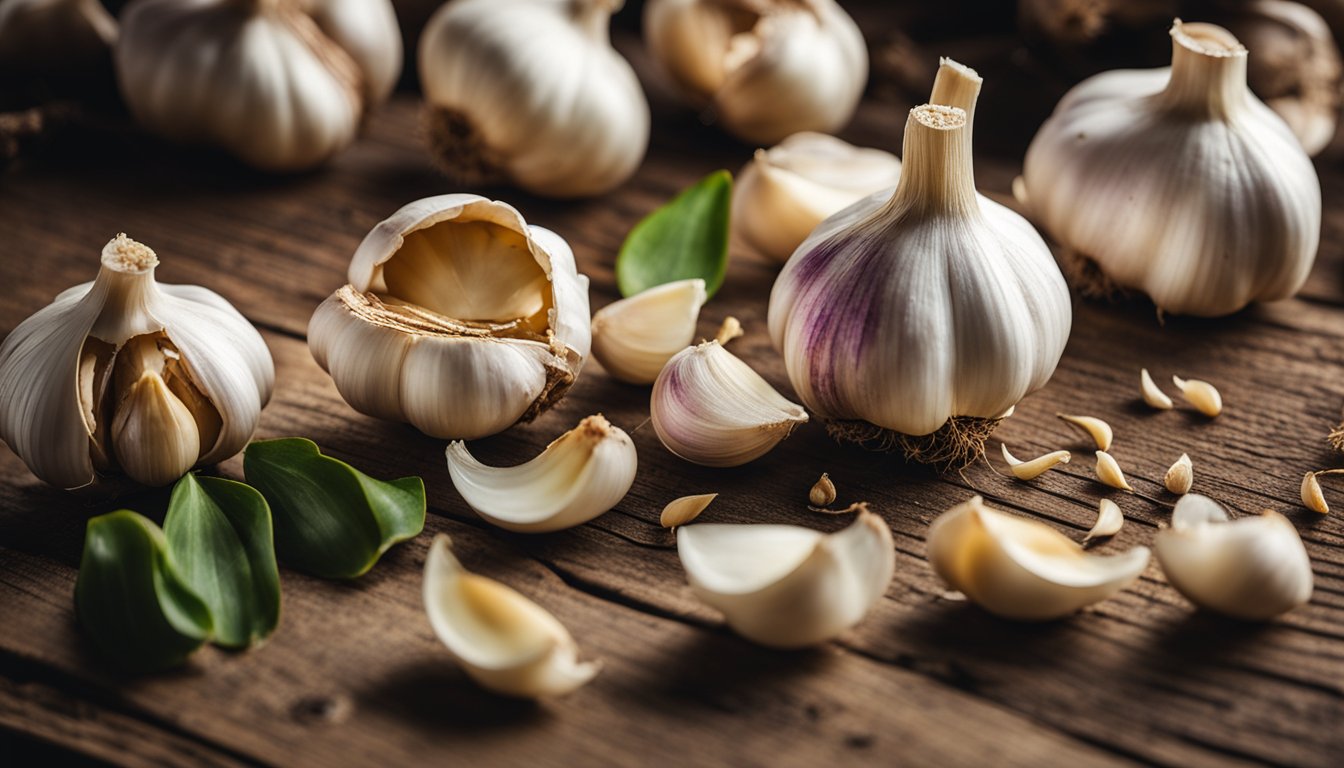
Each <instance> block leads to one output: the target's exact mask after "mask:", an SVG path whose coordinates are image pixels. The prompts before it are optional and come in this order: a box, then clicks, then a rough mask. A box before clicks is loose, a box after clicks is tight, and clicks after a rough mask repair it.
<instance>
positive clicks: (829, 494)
mask: <svg viewBox="0 0 1344 768" xmlns="http://www.w3.org/2000/svg"><path fill="white" fill-rule="evenodd" d="M833 501H835V483H833V482H831V476H830V475H828V474H826V473H825V472H822V473H821V478H820V479H819V480H817V482H815V483H813V485H812V489H811V490H809V491H808V492H807V502H808V503H809V504H811V505H812V506H814V507H824V506H826V505H828V504H830V503H831V502H833Z"/></svg>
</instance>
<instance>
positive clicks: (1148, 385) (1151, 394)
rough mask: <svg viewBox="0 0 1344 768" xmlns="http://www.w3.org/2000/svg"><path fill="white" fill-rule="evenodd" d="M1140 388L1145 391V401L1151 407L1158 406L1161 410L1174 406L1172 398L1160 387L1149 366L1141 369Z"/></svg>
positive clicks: (1167, 409)
mask: <svg viewBox="0 0 1344 768" xmlns="http://www.w3.org/2000/svg"><path fill="white" fill-rule="evenodd" d="M1139 389H1140V390H1141V391H1142V392H1143V402H1145V403H1147V404H1148V407H1150V408H1156V409H1157V410H1159V411H1169V410H1171V407H1172V402H1171V398H1170V397H1168V396H1167V393H1166V392H1163V391H1162V390H1161V389H1158V386H1157V382H1155V381H1153V377H1152V376H1150V375H1149V374H1148V369H1147V368H1141V369H1140V370H1139Z"/></svg>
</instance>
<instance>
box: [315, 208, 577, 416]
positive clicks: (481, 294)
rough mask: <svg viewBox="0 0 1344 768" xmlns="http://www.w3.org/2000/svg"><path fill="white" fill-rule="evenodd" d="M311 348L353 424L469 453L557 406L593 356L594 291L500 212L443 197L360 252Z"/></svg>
mask: <svg viewBox="0 0 1344 768" xmlns="http://www.w3.org/2000/svg"><path fill="white" fill-rule="evenodd" d="M348 277H349V280H350V283H349V284H348V285H346V286H344V287H342V288H340V289H338V290H337V291H336V292H335V293H334V294H332V295H331V296H330V297H329V298H328V299H327V300H326V301H324V302H323V303H322V304H321V305H320V306H319V307H318V308H317V311H316V312H314V313H313V318H312V320H311V321H309V324H308V348H309V350H310V351H311V352H312V353H313V358H314V359H315V360H316V361H317V364H318V365H320V366H322V368H323V369H324V370H326V371H327V372H328V373H330V374H331V378H332V380H333V381H334V382H335V384H336V388H337V389H338V390H339V391H340V393H341V397H343V398H345V401H346V402H347V403H349V404H350V406H351V407H353V408H354V409H355V410H357V411H359V412H361V413H365V414H368V415H370V416H374V417H377V418H380V419H389V420H393V421H404V422H409V423H410V424H411V425H413V426H414V427H415V428H416V429H419V430H420V431H421V432H424V433H425V434H427V435H431V436H433V437H441V438H448V439H454V440H472V439H475V438H479V437H485V436H487V435H493V434H495V433H497V432H501V431H503V430H505V429H508V428H509V427H510V426H513V425H514V424H515V423H518V422H519V421H530V420H531V419H533V418H535V417H536V416H537V415H538V414H540V413H542V412H544V411H545V410H546V409H548V408H550V407H551V406H552V405H553V404H555V403H556V402H558V401H559V400H560V398H561V397H563V396H564V393H565V392H566V391H567V390H568V389H569V386H570V385H571V384H573V382H574V379H575V377H577V376H578V374H579V370H580V369H581V368H582V366H583V362H584V360H585V358H587V356H588V351H589V344H590V341H591V337H590V335H589V327H588V278H586V277H583V276H582V275H580V274H578V272H577V271H575V267H574V254H573V252H572V251H570V249H569V246H568V245H567V244H566V243H565V241H564V240H563V239H561V238H560V236H559V235H556V234H555V233H554V232H551V231H550V230H547V229H542V228H541V227H535V226H529V225H528V224H527V222H526V221H524V220H523V217H522V215H521V214H520V213H518V211H517V210H515V209H514V208H513V207H512V206H510V205H508V204H507V203H502V202H498V201H492V200H488V199H486V198H484V197H479V196H477V195H465V194H457V195H440V196H437V197H427V198H424V199H422V200H417V201H415V202H412V203H408V204H407V205H405V206H403V207H402V208H401V209H400V210H398V211H397V212H396V213H394V214H392V216H390V217H389V218H387V219H386V220H384V221H383V222H381V223H380V224H378V225H377V226H375V227H374V228H373V230H372V231H370V232H369V234H368V235H367V236H366V237H365V238H364V241H363V242H362V243H360V245H359V248H358V249H357V250H356V251H355V255H354V258H353V259H352V261H351V263H350V269H349V272H348Z"/></svg>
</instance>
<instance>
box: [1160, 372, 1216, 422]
mask: <svg viewBox="0 0 1344 768" xmlns="http://www.w3.org/2000/svg"><path fill="white" fill-rule="evenodd" d="M1171 381H1172V383H1173V384H1175V385H1176V388H1177V389H1179V390H1181V395H1182V396H1183V397H1185V400H1186V402H1188V403H1190V404H1191V405H1193V406H1195V410H1197V411H1199V412H1200V413H1202V414H1204V415H1205V416H1208V417H1209V418H1211V419H1212V418H1214V417H1215V416H1217V415H1218V414H1220V413H1222V412H1223V396H1222V395H1220V394H1218V390H1217V389H1216V388H1215V387H1214V386H1213V385H1212V384H1210V383H1209V382H1207V381H1200V380H1199V379H1190V380H1188V381H1187V380H1186V379H1182V378H1181V377H1180V376H1172V377H1171Z"/></svg>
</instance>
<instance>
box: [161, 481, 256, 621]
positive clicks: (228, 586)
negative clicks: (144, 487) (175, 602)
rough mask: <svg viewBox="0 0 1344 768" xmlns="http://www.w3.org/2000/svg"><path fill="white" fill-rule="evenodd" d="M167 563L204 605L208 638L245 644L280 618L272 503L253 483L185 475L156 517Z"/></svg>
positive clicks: (174, 487)
mask: <svg viewBox="0 0 1344 768" xmlns="http://www.w3.org/2000/svg"><path fill="white" fill-rule="evenodd" d="M163 532H164V535H165V536H166V537H167V540H168V557H169V560H170V561H171V562H172V564H173V567H174V570H175V571H176V572H177V573H178V574H179V575H180V576H181V577H182V580H183V581H185V582H186V583H187V584H188V585H190V586H191V588H192V589H193V590H194V591H195V592H196V594H198V595H200V596H201V599H202V600H203V601H205V604H206V605H207V606H209V608H210V615H211V617H212V618H213V619H214V625H215V643H217V644H219V645H223V646H227V647H230V648H245V647H247V646H249V645H252V644H253V643H256V642H259V641H261V640H264V639H266V638H267V637H268V636H269V635H270V634H271V633H272V632H274V631H275V627H276V625H277V624H279V623H280V572H279V570H278V569H277V568H276V566H275V542H274V541H273V540H272V538H271V510H270V507H268V506H266V499H264V498H263V497H262V495H261V494H260V493H257V491H256V490H254V489H253V488H251V487H249V486H246V485H244V484H242V483H238V482H234V481H232V480H224V479H222V478H217V477H200V478H198V477H196V476H195V475H192V474H187V475H184V476H183V477H182V479H181V480H178V481H177V485H175V486H173V496H172V499H171V500H170V501H169V502H168V515H167V517H166V518H165V519H164V521H163Z"/></svg>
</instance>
